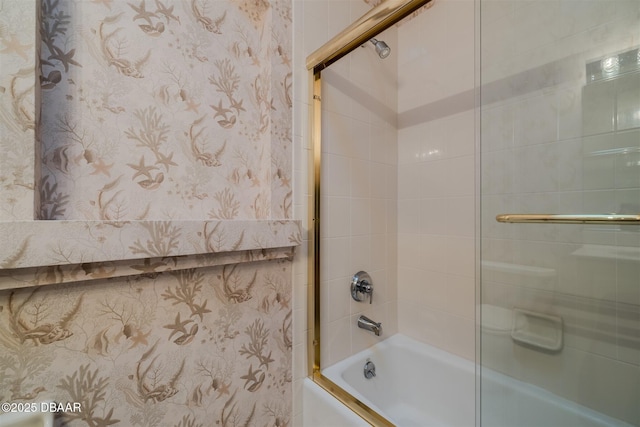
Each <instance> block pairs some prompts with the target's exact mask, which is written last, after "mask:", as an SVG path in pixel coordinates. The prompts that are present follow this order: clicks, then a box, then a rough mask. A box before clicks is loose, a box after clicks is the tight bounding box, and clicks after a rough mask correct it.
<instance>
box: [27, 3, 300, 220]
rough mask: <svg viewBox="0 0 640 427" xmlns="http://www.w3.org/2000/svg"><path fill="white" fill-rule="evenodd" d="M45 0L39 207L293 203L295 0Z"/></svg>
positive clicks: (44, 215) (147, 213)
mask: <svg viewBox="0 0 640 427" xmlns="http://www.w3.org/2000/svg"><path fill="white" fill-rule="evenodd" d="M39 3H40V16H41V19H40V25H39V37H40V39H41V43H40V48H41V51H40V61H39V66H38V68H39V75H40V87H39V89H40V94H41V99H42V102H41V103H40V106H41V111H40V113H41V116H40V123H39V125H38V130H39V132H40V140H41V143H40V149H41V153H40V160H41V161H40V163H39V167H40V168H41V171H40V172H41V178H40V181H39V186H38V188H39V197H40V201H41V202H40V206H39V213H38V215H39V218H41V219H89V220H124V219H203V218H209V219H254V218H255V219H263V218H288V217H290V216H291V155H290V151H291V83H292V74H291V64H290V50H291V47H290V43H291V40H290V38H291V37H290V35H289V34H290V26H291V8H290V3H289V2H287V1H281V0H272V1H245V0H237V1H220V0H188V1H187V0H183V1H170V0H164V1H161V0H155V1H151V0H141V1H132V2H129V1H119V0H102V1H68V0H67V1H63V0H42V1H40V2H39Z"/></svg>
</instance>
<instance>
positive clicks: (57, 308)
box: [0, 259, 292, 427]
mask: <svg viewBox="0 0 640 427" xmlns="http://www.w3.org/2000/svg"><path fill="white" fill-rule="evenodd" d="M290 264H291V262H290V261H289V260H287V259H274V260H270V261H260V262H252V263H243V264H230V265H225V266H215V267H204V268H202V267H201V268H189V269H185V270H179V271H171V272H163V273H155V274H146V275H138V276H132V277H127V278H124V279H122V278H120V279H117V280H96V281H93V282H90V283H89V282H87V283H76V284H72V285H51V286H42V287H31V288H26V289H20V290H11V291H4V292H1V293H0V309H1V310H0V319H1V324H2V327H1V328H0V401H3V402H14V403H30V402H46V401H55V402H58V403H62V404H65V405H66V404H67V403H70V404H73V403H79V404H80V405H81V409H82V411H81V412H77V411H67V412H65V413H60V414H58V418H57V419H58V422H59V423H62V422H68V423H69V424H66V425H71V426H96V427H97V426H109V425H119V426H149V427H150V426H181V427H187V426H189V427H196V426H201V427H205V426H213V425H216V426H227V427H231V426H287V425H290V418H291V372H292V370H291V357H292V333H291V329H292V311H291V286H290V275H291V271H290ZM38 407H40V404H38ZM58 425H61V424H58Z"/></svg>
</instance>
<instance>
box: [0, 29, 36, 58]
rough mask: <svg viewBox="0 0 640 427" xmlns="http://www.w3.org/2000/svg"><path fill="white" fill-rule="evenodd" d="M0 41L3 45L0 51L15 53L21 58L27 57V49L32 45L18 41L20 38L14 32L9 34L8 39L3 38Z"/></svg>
mask: <svg viewBox="0 0 640 427" xmlns="http://www.w3.org/2000/svg"><path fill="white" fill-rule="evenodd" d="M2 43H3V44H4V45H5V48H4V49H2V50H0V53H9V54H10V53H15V54H17V55H19V56H20V57H21V58H22V59H25V60H27V59H29V55H28V54H27V50H28V49H30V48H31V46H33V45H30V44H22V43H20V40H19V39H18V38H17V37H16V35H15V34H11V35H10V39H9V40H7V39H3V40H2Z"/></svg>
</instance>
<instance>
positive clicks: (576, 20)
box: [481, 0, 640, 424]
mask: <svg viewBox="0 0 640 427" xmlns="http://www.w3.org/2000/svg"><path fill="white" fill-rule="evenodd" d="M510 3H511V7H507V8H506V9H503V8H501V7H499V5H500V3H499V2H493V1H486V0H483V1H482V3H481V5H482V6H481V14H482V16H483V28H482V35H481V36H482V44H483V46H482V65H483V68H482V70H481V75H482V83H483V84H484V85H487V86H483V88H484V87H487V88H488V89H487V91H485V93H490V95H491V96H492V97H493V101H492V102H491V103H489V104H486V105H483V106H482V112H481V144H482V155H483V158H482V171H481V175H482V176H481V180H482V201H481V203H482V215H483V217H482V227H483V228H482V235H483V241H482V258H483V260H488V261H498V262H503V263H507V265H510V266H511V267H515V268H519V267H518V266H527V267H535V268H538V270H531V269H530V270H526V271H525V270H521V271H520V272H515V271H510V272H508V271H506V270H504V269H502V271H501V268H499V267H496V266H495V265H494V266H492V267H490V268H489V267H486V268H483V270H482V278H483V282H482V292H483V302H485V303H489V304H494V305H500V306H503V307H507V308H512V307H520V308H528V309H530V310H534V311H539V312H541V313H551V314H555V315H559V316H562V317H563V319H564V322H565V323H564V337H565V346H564V348H563V349H562V351H561V352H559V353H557V354H544V353H543V352H540V351H535V350H532V349H530V348H524V347H522V346H518V345H514V344H513V342H511V340H510V339H509V337H508V335H507V337H506V339H503V341H498V340H497V338H495V337H494V338H491V337H489V338H487V341H485V343H487V345H483V354H482V358H483V363H485V364H487V365H488V366H490V367H492V368H494V369H498V370H502V371H504V372H506V373H507V374H509V375H512V376H515V377H517V378H522V379H523V380H525V381H530V382H532V383H534V384H536V385H539V386H542V387H547V388H549V389H550V390H551V391H553V392H555V393H557V394H559V395H562V396H565V397H568V398H570V399H573V400H576V401H577V402H579V403H582V404H585V405H587V406H589V407H592V408H594V409H596V410H598V411H602V412H604V413H606V414H608V415H611V416H613V417H616V418H619V419H623V420H625V421H627V422H631V424H638V423H640V413H639V412H638V410H637V405H635V406H634V405H629V402H628V401H626V398H625V396H626V395H628V394H629V393H631V394H633V395H635V396H638V393H640V388H639V386H638V384H640V382H639V381H640V365H639V364H638V360H639V359H638V351H637V349H638V340H637V337H638V330H640V317H639V316H638V313H639V312H640V308H639V307H640V305H639V302H640V300H639V299H638V294H640V276H638V269H637V268H636V266H637V265H640V256H638V255H635V261H634V260H633V258H634V256H631V258H632V259H626V260H623V259H622V258H621V257H620V256H616V255H614V253H615V251H616V250H620V249H615V248H617V247H620V246H622V247H624V249H622V250H624V251H629V252H630V253H636V252H634V251H640V246H639V240H638V239H639V237H638V236H640V233H638V231H639V230H636V229H631V230H624V228H625V227H611V226H608V227H594V226H589V227H587V226H580V225H573V226H571V225H569V226H567V225H565V226H555V225H549V224H544V225H526V226H524V225H523V226H509V225H498V224H496V223H495V221H493V217H494V216H495V215H496V214H497V213H501V212H514V213H517V212H523V213H524V212H538V213H549V212H552V213H553V212H558V213H573V212H578V213H606V212H622V211H624V210H627V212H637V211H638V207H640V191H639V187H640V181H639V180H640V170H639V169H638V168H637V167H629V166H628V165H629V164H631V163H633V161H632V160H631V163H630V162H629V159H630V158H629V157H626V156H625V155H617V156H616V155H603V154H602V152H603V151H605V150H611V149H615V148H621V147H637V146H638V144H639V143H640V133H638V129H637V127H638V126H639V125H640V123H635V122H633V120H632V119H630V118H631V116H632V114H630V113H629V112H630V111H631V110H633V109H634V106H633V104H634V103H635V108H636V109H638V108H640V79H639V80H635V81H634V79H636V78H637V77H635V76H634V77H629V76H627V77H625V78H624V79H621V80H618V79H615V80H609V81H601V82H597V83H592V84H588V85H587V84H586V76H585V64H586V63H588V62H590V61H592V60H594V59H598V58H600V57H603V56H604V55H606V54H607V53H617V52H621V51H625V50H626V49H629V48H633V47H636V46H637V40H638V37H639V36H640V13H639V12H640V3H637V2H636V3H635V5H632V4H631V3H630V2H625V1H610V2H602V1H565V0H560V1H554V2H510ZM485 18H486V21H485V20H484V19H485ZM487 21H488V22H490V24H488V25H484V22H487ZM523 22H524V23H525V25H522V23H523ZM503 35H509V37H504V38H502V36H503ZM620 94H622V96H619V95H620ZM485 99H486V98H485ZM627 102H629V104H627ZM625 160H626V162H625ZM625 190H629V192H626V191H625ZM621 234H624V236H625V237H629V240H626V239H622V238H621ZM623 242H624V243H623ZM541 269H544V270H541ZM541 271H544V272H547V273H548V272H551V274H546V273H544V274H543V273H541ZM621 295H625V296H626V297H627V299H626V300H625V301H624V303H623V302H622V300H621V299H620V296H621ZM621 319H625V320H624V325H625V326H624V327H619V326H618V325H620V324H621ZM631 337H635V338H631ZM630 338H631V339H630ZM489 339H491V340H493V341H495V342H493V341H491V343H489ZM616 376H621V377H625V380H622V381H621V382H620V383H619V385H614V384H613V383H611V382H609V379H611V378H613V377H616ZM605 378H606V379H605ZM619 379H620V377H619ZM634 382H635V385H632V384H633V383H634ZM607 387H608V391H607V392H605V391H604V389H605V388H607ZM585 388H586V389H588V390H585ZM596 390H597V391H596ZM604 394H606V395H607V397H604Z"/></svg>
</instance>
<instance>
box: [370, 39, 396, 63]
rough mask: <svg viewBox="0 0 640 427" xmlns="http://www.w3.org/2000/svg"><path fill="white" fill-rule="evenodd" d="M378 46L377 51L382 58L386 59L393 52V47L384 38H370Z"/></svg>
mask: <svg viewBox="0 0 640 427" xmlns="http://www.w3.org/2000/svg"><path fill="white" fill-rule="evenodd" d="M369 41H370V42H371V43H373V45H374V46H375V47H376V52H378V56H379V57H380V59H385V58H386V57H387V56H389V54H390V53H391V48H390V47H389V45H387V44H386V43H385V42H383V41H382V40H376V39H371V40H369Z"/></svg>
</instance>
